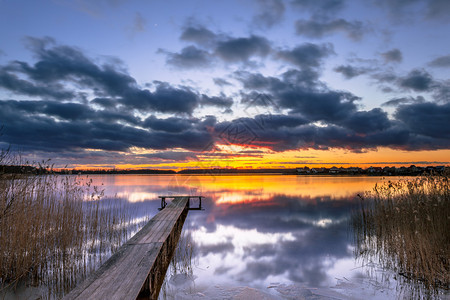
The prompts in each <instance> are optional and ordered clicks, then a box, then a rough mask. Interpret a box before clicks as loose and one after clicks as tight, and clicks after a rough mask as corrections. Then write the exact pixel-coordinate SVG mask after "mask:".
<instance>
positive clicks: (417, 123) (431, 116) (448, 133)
mask: <svg viewBox="0 0 450 300" xmlns="http://www.w3.org/2000/svg"><path fill="white" fill-rule="evenodd" d="M395 117H396V118H397V120H400V121H401V122H403V123H405V124H406V126H407V127H408V128H409V129H410V130H411V131H412V132H413V133H414V134H419V135H423V136H426V137H432V138H435V139H438V140H441V141H442V142H443V143H445V144H449V140H450V103H446V104H443V105H439V104H436V103H431V102H424V103H414V104H410V105H400V106H399V107H398V109H397V111H396V113H395ZM429 146H431V147H432V146H433V145H429Z"/></svg>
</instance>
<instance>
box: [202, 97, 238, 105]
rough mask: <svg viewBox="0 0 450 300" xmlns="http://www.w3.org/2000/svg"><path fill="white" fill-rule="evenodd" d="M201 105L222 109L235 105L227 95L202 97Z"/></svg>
mask: <svg viewBox="0 0 450 300" xmlns="http://www.w3.org/2000/svg"><path fill="white" fill-rule="evenodd" d="M200 103H201V104H202V105H209V106H216V107H220V108H230V107H231V106H232V105H233V99H232V98H230V97H226V96H225V95H221V96H213V97H210V96H208V95H202V97H201V100H200Z"/></svg>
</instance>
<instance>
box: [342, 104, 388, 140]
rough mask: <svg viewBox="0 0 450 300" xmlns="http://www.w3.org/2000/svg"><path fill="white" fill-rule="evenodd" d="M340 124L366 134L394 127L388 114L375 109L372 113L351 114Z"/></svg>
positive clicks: (359, 112) (358, 112)
mask: <svg viewBox="0 0 450 300" xmlns="http://www.w3.org/2000/svg"><path fill="white" fill-rule="evenodd" d="M340 124H341V125H343V126H344V127H346V128H348V129H351V130H353V131H355V132H357V133H364V134H368V133H372V132H376V131H383V130H387V129H389V127H391V126H392V124H391V121H389V119H388V117H387V113H386V112H384V111H382V110H381V109H380V108H374V109H372V110H370V111H357V112H355V113H353V114H350V115H349V117H348V118H346V119H345V120H343V121H342V122H341V123H340Z"/></svg>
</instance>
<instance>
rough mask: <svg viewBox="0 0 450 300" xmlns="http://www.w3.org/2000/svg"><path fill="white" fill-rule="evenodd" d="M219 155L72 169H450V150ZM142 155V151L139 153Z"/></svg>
mask: <svg viewBox="0 0 450 300" xmlns="http://www.w3.org/2000/svg"><path fill="white" fill-rule="evenodd" d="M217 149H218V151H217V152H214V153H211V152H204V153H202V152H199V153H196V154H195V155H196V156H197V158H198V159H197V160H194V159H192V160H185V161H174V160H163V159H161V160H158V161H157V162H156V163H155V162H154V161H153V162H152V163H149V164H145V163H140V164H134V163H133V162H132V161H131V160H132V159H130V162H129V163H123V164H116V165H114V166H111V164H100V163H99V164H95V165H93V164H84V165H83V164H79V165H74V166H72V167H71V168H77V169H86V170H95V169H112V168H113V167H115V168H116V169H119V170H124V169H133V170H134V169H166V170H175V171H179V170H182V169H214V168H235V169H280V168H288V169H289V168H297V167H305V166H308V167H310V168H320V167H327V168H329V167H332V166H337V167H360V168H368V167H370V166H378V167H384V166H391V167H392V166H395V167H400V166H409V165H412V164H414V165H416V166H428V165H449V164H450V159H449V158H450V150H435V151H403V150H394V149H389V148H379V149H377V150H370V151H367V152H364V153H354V152H351V151H348V150H343V149H330V150H312V149H310V150H291V151H284V152H273V151H270V150H268V149H267V148H256V147H251V148H250V147H247V148H245V147H242V146H235V145H231V146H230V145H219V146H218V148H217ZM139 152H140V153H142V151H141V150H140V151H139Z"/></svg>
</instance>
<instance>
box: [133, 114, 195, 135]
mask: <svg viewBox="0 0 450 300" xmlns="http://www.w3.org/2000/svg"><path fill="white" fill-rule="evenodd" d="M197 122H198V120H197V119H186V118H177V117H170V118H167V119H159V118H157V117H155V116H150V117H148V118H147V119H145V121H144V122H143V124H142V126H144V128H151V129H153V130H157V131H164V132H173V133H177V132H182V131H185V130H189V129H190V128H192V126H193V125H194V123H197Z"/></svg>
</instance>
